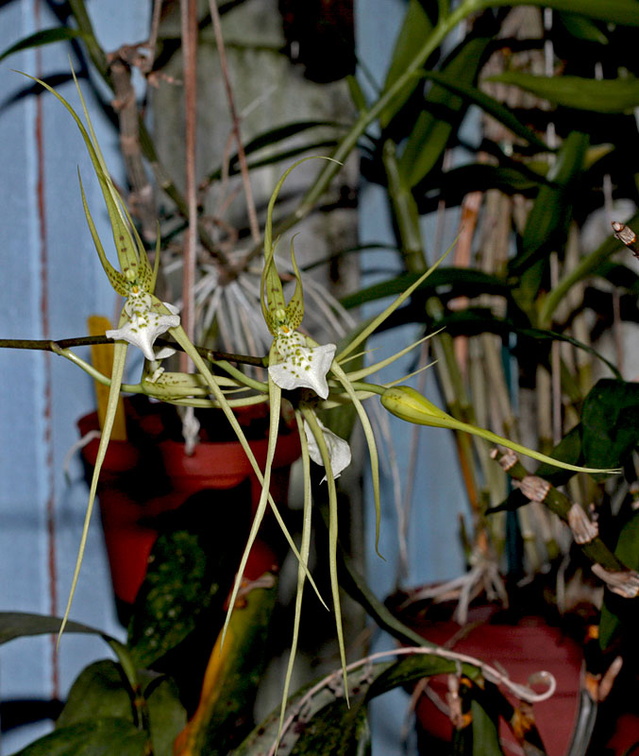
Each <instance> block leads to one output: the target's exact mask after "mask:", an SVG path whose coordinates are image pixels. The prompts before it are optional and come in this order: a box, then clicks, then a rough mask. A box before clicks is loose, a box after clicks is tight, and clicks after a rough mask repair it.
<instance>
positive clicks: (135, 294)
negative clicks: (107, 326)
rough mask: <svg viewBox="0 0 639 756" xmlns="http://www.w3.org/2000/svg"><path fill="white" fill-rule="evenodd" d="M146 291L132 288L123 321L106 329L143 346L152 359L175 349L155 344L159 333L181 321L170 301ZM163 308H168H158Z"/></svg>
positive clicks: (110, 334) (115, 336)
mask: <svg viewBox="0 0 639 756" xmlns="http://www.w3.org/2000/svg"><path fill="white" fill-rule="evenodd" d="M154 299H155V298H154V297H152V296H151V295H150V294H148V293H147V292H145V291H141V290H138V289H136V290H132V291H131V293H130V294H129V297H128V299H127V301H126V303H125V305H124V307H123V310H122V313H123V315H124V316H125V318H126V319H125V320H124V323H123V324H122V325H121V326H120V328H116V329H113V330H110V331H107V332H106V334H105V335H106V337H107V338H109V339H114V340H115V341H126V342H128V343H129V344H133V346H136V347H138V348H139V349H140V351H141V352H142V354H143V355H144V356H145V358H146V359H147V360H149V361H154V360H162V359H165V358H166V357H170V356H171V355H172V354H174V353H175V350H174V349H171V347H161V348H159V349H157V348H155V347H154V344H155V340H156V339H157V338H158V336H161V335H162V334H163V333H166V332H167V331H168V330H169V329H171V328H177V327H178V326H179V325H180V316H179V315H178V314H177V312H178V310H177V307H175V306H174V305H172V304H169V303H168V302H162V303H159V302H158V301H157V300H156V301H154ZM160 308H164V310H166V311H168V312H166V311H164V312H163V311H159V310H160Z"/></svg>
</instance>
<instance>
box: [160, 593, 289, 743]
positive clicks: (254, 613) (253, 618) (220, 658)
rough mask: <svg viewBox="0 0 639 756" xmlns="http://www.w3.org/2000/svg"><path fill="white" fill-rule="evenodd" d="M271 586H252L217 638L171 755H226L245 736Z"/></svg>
mask: <svg viewBox="0 0 639 756" xmlns="http://www.w3.org/2000/svg"><path fill="white" fill-rule="evenodd" d="M276 597H277V583H276V581H275V580H274V579H273V584H272V585H271V586H270V587H253V588H252V589H251V590H249V591H247V593H246V594H245V595H244V597H243V602H242V606H241V607H238V608H236V610H235V611H234V612H233V614H232V617H231V620H230V625H229V627H228V632H227V634H226V637H225V638H224V639H223V637H222V634H220V635H218V637H217V640H216V642H215V645H214V647H213V651H212V653H211V656H210V658H209V660H208V664H207V666H206V672H205V674H204V681H203V684H202V691H201V695H200V701H199V703H198V707H197V709H196V711H195V713H194V714H193V716H192V717H191V718H190V720H189V722H188V724H187V726H186V727H185V729H184V730H183V731H182V732H181V733H180V735H179V736H178V738H177V740H176V742H175V750H172V751H171V753H172V754H178V753H179V754H182V755H183V756H187V755H190V754H192V755H193V756H196V754H202V755H204V754H206V756H227V755H228V754H229V753H230V752H231V751H232V748H231V745H232V744H233V743H236V742H237V741H238V740H241V739H242V738H243V736H245V735H246V734H248V732H247V725H249V726H250V720H247V717H246V712H247V711H250V709H251V708H252V706H253V705H254V702H255V696H256V693H257V688H258V685H259V683H260V681H261V676H262V672H263V670H264V667H265V665H266V661H267V658H266V650H267V639H268V634H269V626H270V624H271V620H272V614H273V608H274V606H275V601H276Z"/></svg>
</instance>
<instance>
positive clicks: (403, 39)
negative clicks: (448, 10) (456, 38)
mask: <svg viewBox="0 0 639 756" xmlns="http://www.w3.org/2000/svg"><path fill="white" fill-rule="evenodd" d="M432 30H433V24H432V22H431V20H430V18H429V17H428V14H427V13H426V9H425V7H424V5H423V4H422V3H421V2H420V0H409V3H408V7H407V9H406V13H405V15H404V21H403V23H402V28H401V29H400V31H399V33H398V35H397V43H396V45H395V49H394V50H393V55H392V58H391V62H390V64H389V66H388V69H387V73H386V81H385V83H384V91H386V90H388V89H390V87H392V86H393V84H394V83H395V82H396V81H397V79H399V77H400V76H401V75H402V74H403V73H404V71H405V70H406V67H407V65H408V64H409V63H410V62H411V61H412V60H413V58H414V57H415V56H416V55H417V54H418V53H419V51H420V49H421V48H422V46H423V44H424V39H426V38H427V37H428V36H429V34H430V33H431V32H432ZM420 81H421V75H420V74H419V72H418V73H416V74H415V76H414V77H413V78H412V79H410V80H409V81H408V82H407V83H406V84H405V86H404V87H403V89H401V90H400V91H399V92H397V94H396V95H395V97H393V99H392V100H391V102H390V103H389V104H388V105H387V106H386V107H385V108H384V110H383V111H382V112H381V114H380V117H379V120H380V123H381V125H382V127H383V128H385V127H386V126H388V124H389V123H390V121H391V120H392V119H393V118H394V117H395V115H396V114H397V112H398V111H399V110H400V109H401V108H402V106H403V105H404V104H405V102H406V101H407V100H408V98H409V97H410V95H411V94H412V93H413V91H414V90H415V87H416V86H417V85H418V84H419V83H420Z"/></svg>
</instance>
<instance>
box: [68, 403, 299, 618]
mask: <svg viewBox="0 0 639 756" xmlns="http://www.w3.org/2000/svg"><path fill="white" fill-rule="evenodd" d="M125 404H126V406H127V428H128V430H129V438H130V439H131V440H127V441H111V443H110V444H109V448H108V451H107V455H106V458H105V460H104V464H103V466H102V471H101V475H100V482H99V484H98V498H99V503H100V514H101V518H102V526H103V530H104V537H105V543H106V549H107V555H108V559H109V566H110V570H111V577H112V582H113V590H114V593H115V595H116V598H117V599H118V600H119V601H121V602H124V603H125V604H132V603H133V602H134V600H135V597H136V595H137V593H138V590H139V588H140V586H141V584H142V582H143V580H144V576H145V574H146V569H147V561H148V557H149V554H150V552H151V549H152V547H153V544H154V543H155V540H156V538H157V535H158V531H157V528H156V527H155V524H154V520H155V519H156V518H157V517H158V516H159V515H161V514H163V513H165V512H168V511H171V510H174V509H177V508H178V507H180V506H181V505H182V504H184V503H185V502H186V501H187V499H189V498H190V497H191V496H193V495H194V494H196V493H198V492H200V491H204V490H212V491H216V490H218V491H219V490H228V489H233V488H235V487H237V486H239V485H240V484H242V483H243V482H244V481H246V480H248V481H249V482H250V491H251V504H252V507H253V508H255V506H256V505H257V502H258V500H259V496H260V491H261V486H260V483H259V481H258V479H257V477H256V476H255V474H254V472H253V470H252V468H251V465H250V463H249V460H248V458H247V456H246V454H245V452H244V450H243V449H242V447H241V446H240V444H239V443H238V442H236V441H226V440H225V441H203V442H201V443H199V444H198V445H197V446H196V448H195V451H194V453H193V454H192V455H187V454H186V453H185V449H184V444H182V443H180V442H178V441H176V440H173V439H172V438H171V437H170V434H168V433H167V429H166V424H165V422H164V418H163V417H162V412H163V411H164V409H163V407H164V406H163V405H154V404H151V403H148V405H146V406H145V407H144V412H143V413H140V412H139V411H137V409H139V408H134V407H133V405H132V403H131V402H129V401H127V402H125ZM156 408H157V412H156V411H155V410H156ZM243 419H244V421H245V423H246V424H248V420H250V419H251V418H250V417H249V418H248V420H247V417H244V418H243ZM78 427H79V429H80V433H81V435H83V436H84V435H86V434H87V433H89V432H90V431H92V430H98V418H97V413H95V412H93V413H91V414H89V415H86V416H85V417H83V418H81V419H80V420H79V421H78ZM262 436H263V434H262ZM248 438H249V444H250V446H251V449H252V450H253V454H254V455H255V458H256V460H257V462H258V464H259V465H260V466H261V467H262V468H263V467H264V464H265V460H266V452H267V445H268V441H267V439H266V438H264V437H261V438H251V437H250V435H249V436H248ZM98 443H99V442H98V439H97V438H96V439H93V440H92V441H90V442H89V443H88V444H87V445H86V446H85V447H84V448H83V450H82V456H83V459H84V462H85V464H86V467H87V474H90V473H91V472H92V470H93V467H94V465H95V460H96V455H97V450H98ZM299 455H300V441H299V437H298V434H297V432H296V431H293V430H289V431H288V432H283V433H281V434H280V436H279V439H278V443H277V447H276V452H275V459H274V463H273V469H272V480H271V493H272V495H273V498H274V499H275V501H278V502H284V501H285V500H286V497H287V495H288V483H289V475H290V466H291V464H292V463H293V462H294V461H295V460H296V459H297V458H298V457H299Z"/></svg>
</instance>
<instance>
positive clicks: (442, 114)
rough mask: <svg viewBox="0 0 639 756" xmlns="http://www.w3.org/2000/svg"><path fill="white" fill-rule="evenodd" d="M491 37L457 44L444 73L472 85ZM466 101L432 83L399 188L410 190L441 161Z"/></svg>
mask: <svg viewBox="0 0 639 756" xmlns="http://www.w3.org/2000/svg"><path fill="white" fill-rule="evenodd" d="M491 39H492V38H491V37H474V38H472V37H471V38H470V39H468V41H466V42H465V43H464V44H463V45H461V46H460V47H459V48H458V49H457V51H456V52H455V53H454V55H453V56H452V57H451V58H450V59H449V60H448V61H447V62H446V65H445V68H444V74H445V75H446V76H448V77H450V78H451V79H453V80H457V81H459V82H460V83H461V84H466V85H469V86H470V85H472V84H473V83H474V81H475V80H476V78H477V75H478V71H479V67H480V66H481V65H482V63H483V59H484V54H485V51H486V48H487V46H488V44H489V42H490V41H491ZM467 107H468V101H467V100H464V99H463V98H462V97H460V96H459V95H458V94H454V93H453V92H452V91H451V90H450V89H449V88H446V87H442V86H441V85H440V84H439V83H437V81H435V82H434V83H433V85H432V87H431V89H430V91H429V92H428V94H427V96H426V99H425V102H424V108H425V109H424V110H423V111H422V112H421V113H420V114H419V116H418V117H417V119H416V121H415V123H414V125H413V126H412V128H411V132H410V134H409V136H408V138H407V140H406V145H405V147H404V149H403V151H402V154H401V156H400V158H399V162H398V167H399V173H400V177H401V183H402V185H404V186H406V187H409V188H413V187H415V186H416V185H417V184H419V183H420V182H421V181H423V180H424V178H425V177H426V176H427V174H428V173H429V172H430V171H431V170H432V169H433V168H434V167H435V165H437V163H438V162H439V161H440V160H441V158H442V156H443V154H444V150H445V149H446V146H447V145H448V144H449V140H450V139H451V137H452V135H453V134H454V133H455V132H456V130H457V126H458V122H459V121H461V119H462V117H463V115H464V113H465V111H466V109H467Z"/></svg>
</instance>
